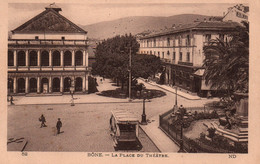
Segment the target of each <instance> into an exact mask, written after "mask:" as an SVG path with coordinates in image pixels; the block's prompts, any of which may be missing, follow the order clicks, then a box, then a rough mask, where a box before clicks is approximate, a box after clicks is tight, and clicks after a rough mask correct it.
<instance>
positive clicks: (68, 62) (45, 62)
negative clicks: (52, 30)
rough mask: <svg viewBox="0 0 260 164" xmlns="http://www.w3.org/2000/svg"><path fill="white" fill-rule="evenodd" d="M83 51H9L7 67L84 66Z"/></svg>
mask: <svg viewBox="0 0 260 164" xmlns="http://www.w3.org/2000/svg"><path fill="white" fill-rule="evenodd" d="M85 53H86V52H85V50H55V49H54V50H22V49H21V50H19V49H17V50H9V51H8V66H38V67H39V66H86V54H85Z"/></svg>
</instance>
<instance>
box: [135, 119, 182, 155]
mask: <svg viewBox="0 0 260 164" xmlns="http://www.w3.org/2000/svg"><path fill="white" fill-rule="evenodd" d="M140 127H141V128H142V129H143V131H144V132H145V133H146V134H147V136H148V137H149V138H150V139H151V140H152V141H153V143H154V144H155V145H156V146H157V148H158V149H159V150H160V152H178V150H179V149H180V148H179V146H177V145H176V144H175V143H174V142H173V141H172V140H171V139H170V138H169V137H168V136H167V135H166V134H165V133H164V132H163V131H162V130H161V129H159V128H158V127H159V116H155V117H153V118H151V123H148V124H147V125H140Z"/></svg>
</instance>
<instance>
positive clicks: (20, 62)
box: [17, 51, 25, 66]
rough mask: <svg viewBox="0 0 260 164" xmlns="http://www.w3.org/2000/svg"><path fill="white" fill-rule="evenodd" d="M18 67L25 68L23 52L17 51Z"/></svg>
mask: <svg viewBox="0 0 260 164" xmlns="http://www.w3.org/2000/svg"><path fill="white" fill-rule="evenodd" d="M17 62H18V63H17V64H18V66H25V52H24V51H19V52H18V57H17Z"/></svg>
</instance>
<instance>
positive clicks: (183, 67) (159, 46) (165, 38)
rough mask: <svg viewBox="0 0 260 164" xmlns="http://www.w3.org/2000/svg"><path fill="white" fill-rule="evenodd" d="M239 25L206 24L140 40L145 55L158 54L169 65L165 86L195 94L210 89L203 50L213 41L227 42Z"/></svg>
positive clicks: (180, 26) (193, 24)
mask: <svg viewBox="0 0 260 164" xmlns="http://www.w3.org/2000/svg"><path fill="white" fill-rule="evenodd" d="M237 26H239V23H237V22H231V21H227V22H222V21H204V22H193V23H191V24H187V25H179V26H175V27H173V28H171V29H168V30H166V31H162V32H158V33H151V34H148V35H145V36H143V37H140V38H138V39H139V43H140V52H139V53H141V54H148V55H155V56H158V57H160V58H161V60H163V61H164V64H165V69H166V70H165V83H166V84H169V85H175V86H178V87H179V88H182V89H185V90H187V91H188V92H191V93H201V94H204V93H205V92H207V91H208V90H209V88H210V87H209V86H206V85H205V80H204V79H203V73H204V69H203V62H204V59H205V55H204V52H203V47H204V46H206V45H207V44H208V43H209V41H210V40H211V39H215V38H220V39H224V38H225V37H227V35H228V34H230V33H232V32H233V31H234V29H235V28H236V27H237Z"/></svg>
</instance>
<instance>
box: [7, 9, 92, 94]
mask: <svg viewBox="0 0 260 164" xmlns="http://www.w3.org/2000/svg"><path fill="white" fill-rule="evenodd" d="M61 11H62V10H61V8H59V7H57V6H56V5H50V6H48V7H46V8H45V10H44V11H43V12H42V13H40V14H39V15H37V16H35V17H34V18H32V19H30V20H29V21H27V22H25V23H24V24H22V25H21V26H19V27H17V28H16V29H14V30H12V35H11V37H10V38H9V40H8V93H9V94H14V95H17V94H33V93H38V94H43V93H44V94H48V93H49V94H54V93H59V94H60V93H64V92H65V93H66V92H68V93H69V92H70V91H73V92H75V93H85V92H86V91H87V90H88V76H89V74H90V73H89V70H88V53H87V39H86V38H87V36H86V35H87V32H86V31H84V30H83V29H81V28H80V27H78V26H77V25H76V24H74V23H72V22H71V21H70V20H68V19H67V18H65V17H64V16H62V15H61V14H60V13H59V12H61Z"/></svg>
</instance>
